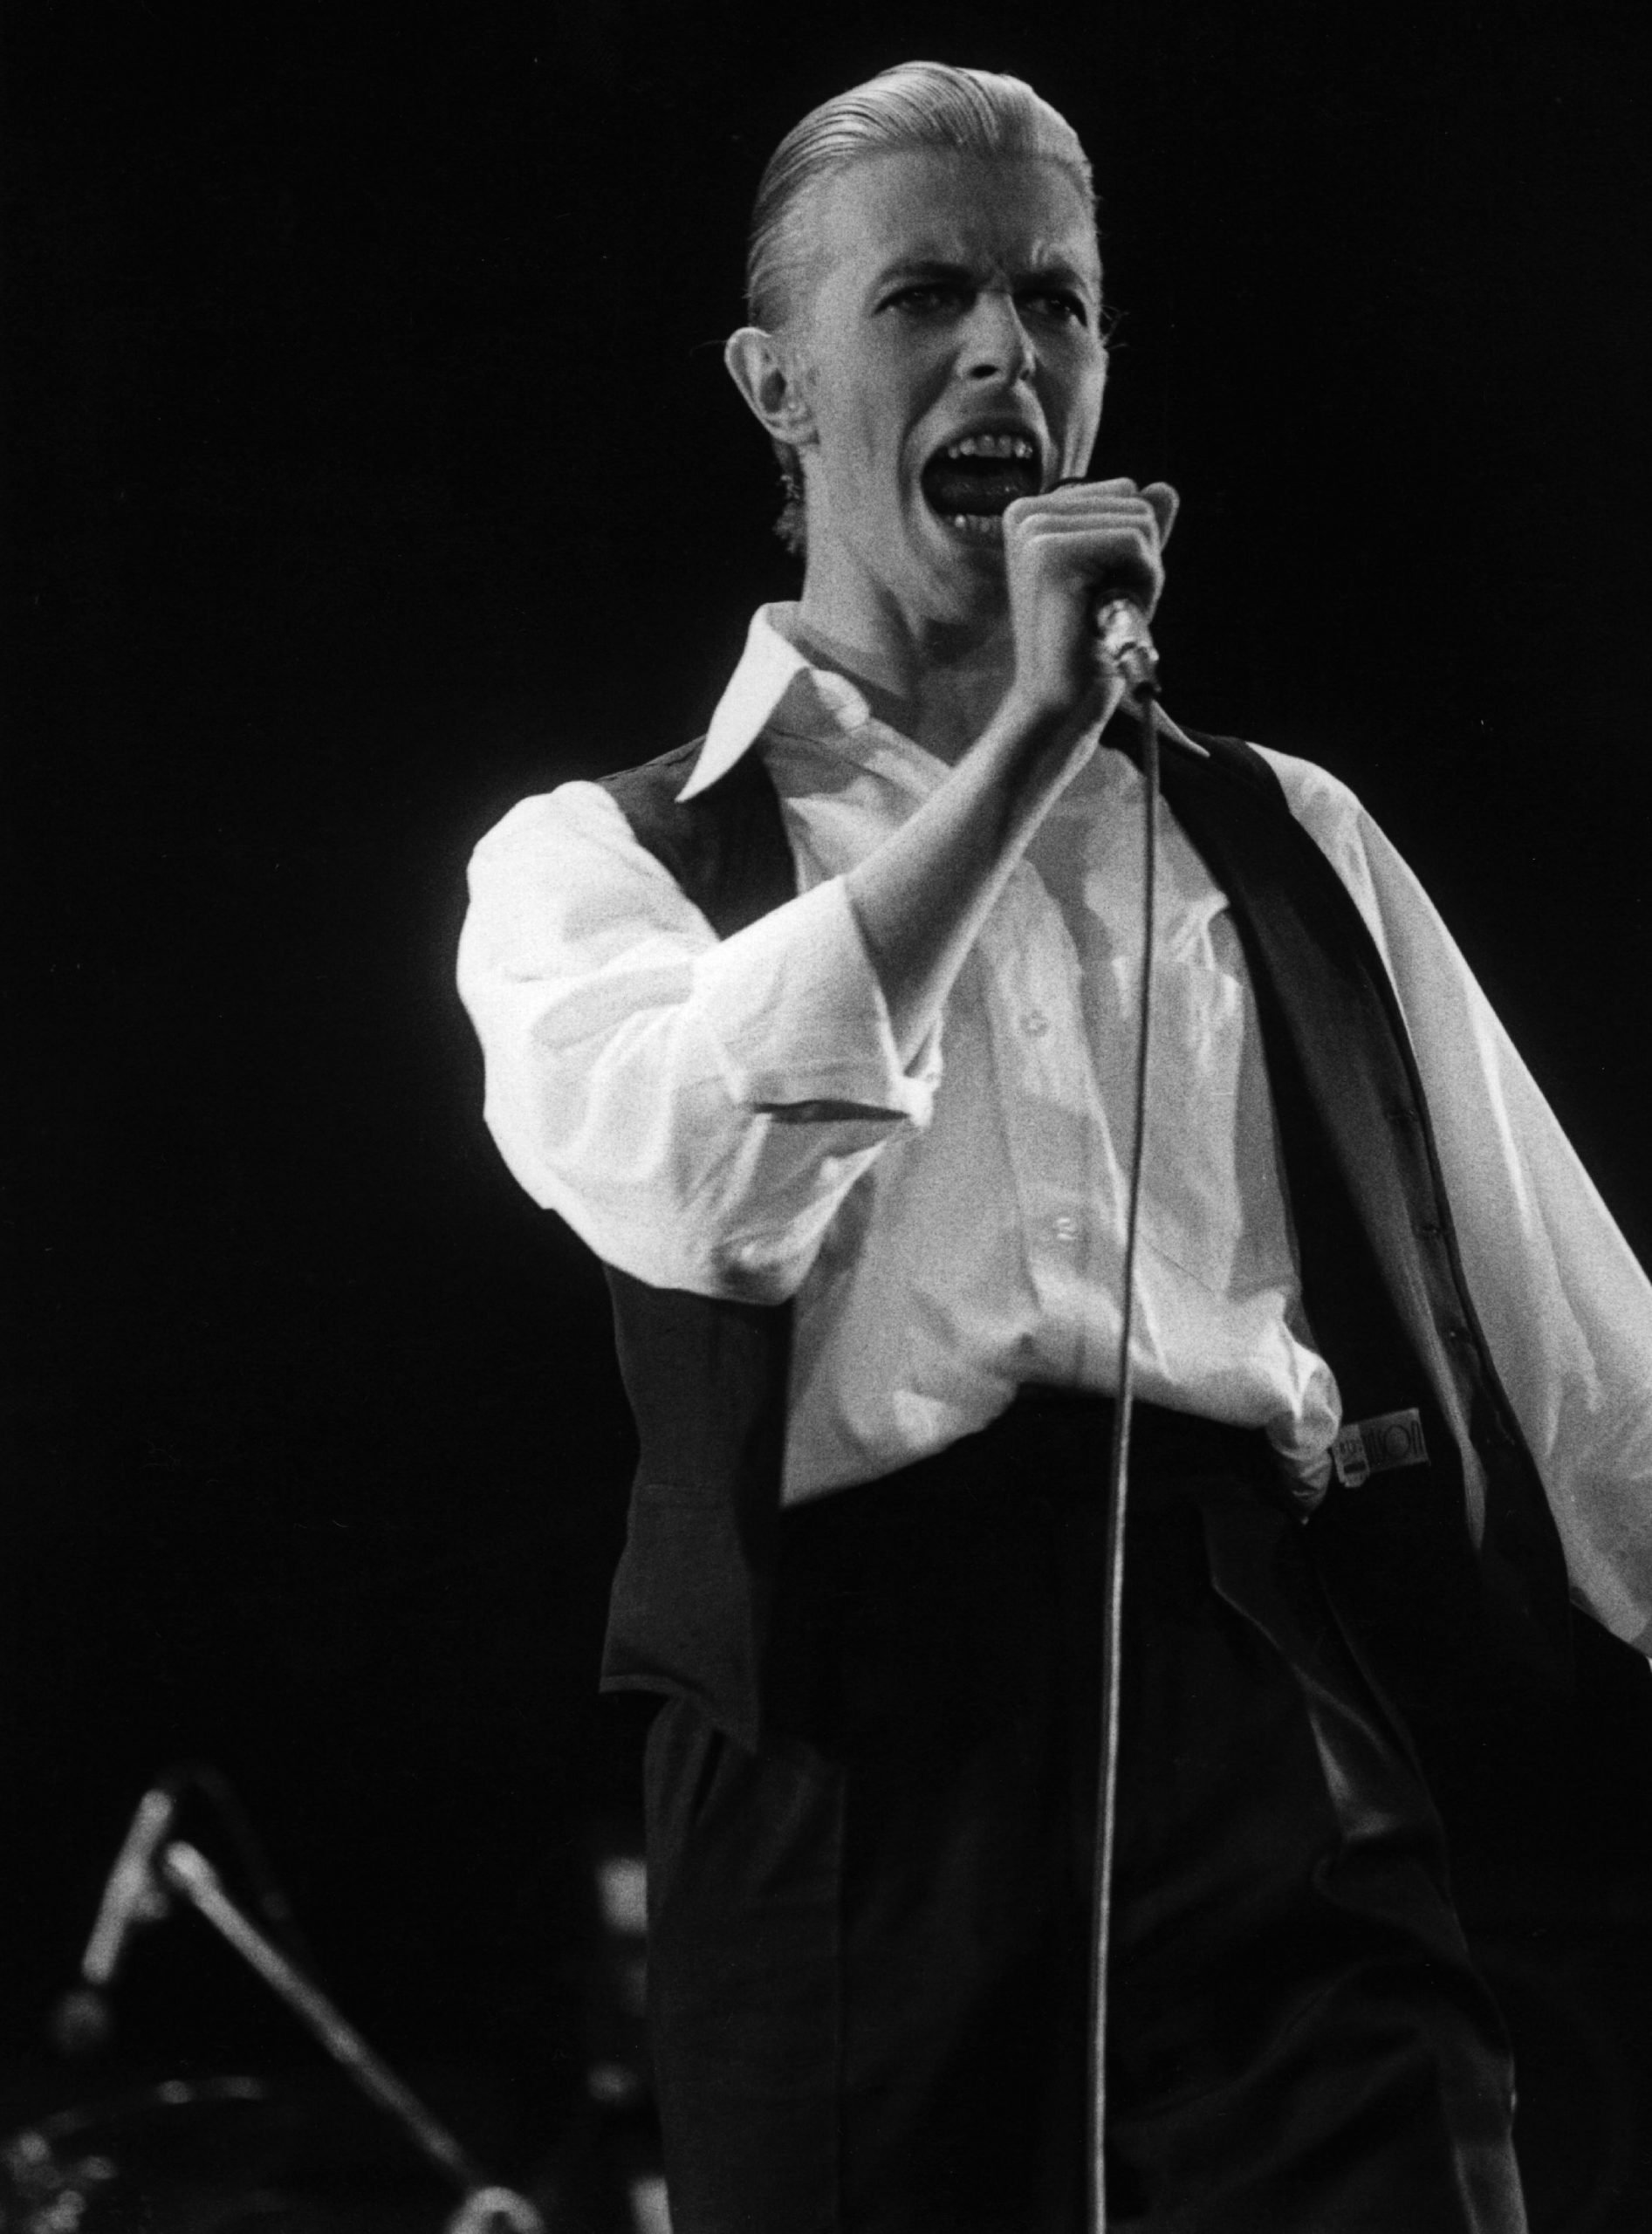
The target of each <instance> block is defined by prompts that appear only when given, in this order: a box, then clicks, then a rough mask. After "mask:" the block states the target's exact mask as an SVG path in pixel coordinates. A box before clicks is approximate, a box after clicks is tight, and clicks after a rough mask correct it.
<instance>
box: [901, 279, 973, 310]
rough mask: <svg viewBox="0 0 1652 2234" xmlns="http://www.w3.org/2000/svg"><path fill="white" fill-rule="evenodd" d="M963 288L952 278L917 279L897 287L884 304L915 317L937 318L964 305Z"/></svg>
mask: <svg viewBox="0 0 1652 2234" xmlns="http://www.w3.org/2000/svg"><path fill="white" fill-rule="evenodd" d="M962 306H963V288H962V287H960V286H959V285H958V284H956V281H954V280H950V279H917V280H914V281H913V283H912V284H911V285H910V286H907V287H897V288H896V290H895V292H894V294H892V295H891V296H890V297H889V298H888V300H887V302H886V303H885V304H884V308H885V309H886V310H895V311H907V312H910V313H911V315H912V316H913V317H915V318H936V317H939V316H940V315H941V314H942V313H943V312H947V311H955V310H958V309H960V308H961V307H962Z"/></svg>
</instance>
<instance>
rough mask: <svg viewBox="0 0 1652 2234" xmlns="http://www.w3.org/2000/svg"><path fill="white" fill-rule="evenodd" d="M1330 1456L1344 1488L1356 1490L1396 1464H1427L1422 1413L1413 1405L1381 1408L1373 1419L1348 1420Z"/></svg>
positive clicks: (1390, 1469) (1391, 1470)
mask: <svg viewBox="0 0 1652 2234" xmlns="http://www.w3.org/2000/svg"><path fill="white" fill-rule="evenodd" d="M1331 1456H1332V1457H1333V1460H1334V1461H1335V1463H1336V1477H1337V1479H1338V1481H1339V1482H1340V1483H1341V1484H1342V1486H1343V1488H1344V1489H1347V1490H1357V1489H1358V1488H1359V1486H1360V1484H1361V1482H1367V1481H1369V1479H1370V1478H1371V1477H1372V1475H1373V1474H1390V1473H1392V1472H1393V1470H1394V1469H1395V1467H1396V1466H1426V1465H1427V1464H1428V1463H1429V1452H1428V1446H1427V1444H1426V1443H1424V1442H1423V1440H1422V1417H1421V1415H1420V1414H1419V1413H1417V1412H1416V1410H1415V1409H1413V1410H1411V1411H1409V1412H1384V1413H1382V1414H1381V1415H1380V1416H1379V1417H1378V1418H1376V1419H1374V1420H1350V1421H1349V1422H1347V1426H1345V1427H1344V1429H1343V1430H1342V1432H1341V1434H1340V1436H1338V1437H1337V1439H1336V1441H1335V1442H1334V1443H1333V1444H1332V1446H1331Z"/></svg>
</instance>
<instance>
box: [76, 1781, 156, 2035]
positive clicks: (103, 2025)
mask: <svg viewBox="0 0 1652 2234" xmlns="http://www.w3.org/2000/svg"><path fill="white" fill-rule="evenodd" d="M179 1790H180V1785H179V1780H178V1779H176V1778H166V1779H165V1780H164V1781H162V1782H161V1783H160V1784H158V1785H155V1786H154V1789H153V1790H152V1791H149V1792H145V1793H144V1795H143V1798H142V1799H141V1800H140V1801H139V1802H138V1810H137V1813H136V1814H135V1815H134V1817H133V1819H132V1824H131V1827H130V1828H129V1829H128V1831H127V1835H126V1839H125V1840H124V1842H123V1843H122V1846H121V1848H120V1853H119V1854H117V1855H116V1856H115V1862H114V1867H113V1869H112V1870H111V1871H110V1872H109V1877H108V1881H107V1883H106V1885H105V1887H104V1888H103V1898H102V1900H101V1901H100V1902H99V1904H98V1915H97V1921H96V1922H94V1923H93V1927H92V1936H91V1938H90V1939H88V1940H87V1942H86V1953H85V1954H84V1955H83V1956H81V1957H80V1984H79V1985H78V1986H74V1987H72V1988H71V1989H70V1991H68V1992H67V1993H66V1994H65V1995H64V1997H63V1998H62V2000H61V2001H60V2002H59V2003H58V2005H57V2007H56V2008H55V2009H54V2010H53V2011H52V2012H51V2021H50V2025H49V2030H50V2032H51V2038H52V2039H53V2041H54V2042H55V2043H56V2045H57V2046H58V2048H59V2049H61V2050H62V2052H64V2053H65V2055H78V2054H81V2053H84V2052H86V2051H88V2050H90V2049H93V2048H99V2047H101V2046H103V2044H104V2042H105V2040H106V2039H107V2038H108V2036H109V2030H110V2018H109V2004H108V1996H107V1990H108V1988H109V1987H110V1986H112V1985H113V1984H114V1980H115V1975H116V1973H117V1972H118V1970H120V1964H121V1962H122V1960H123V1958H124V1956H125V1955H126V1950H127V1942H128V1941H129V1940H130V1939H131V1937H132V1935H133V1933H134V1931H135V1930H136V1929H138V1927H139V1926H140V1925H141V1924H146V1923H152V1922H155V1921H156V1920H158V1919H159V1918H160V1917H161V1916H163V1915H165V1914H166V1913H167V1896H166V1895H165V1894H164V1893H163V1892H162V1891H161V1887H160V1886H159V1885H158V1884H157V1883H156V1881H155V1875H154V1863H155V1856H156V1855H157V1854H159V1852H160V1850H161V1846H162V1845H163V1844H164V1843H165V1840H166V1839H167V1837H168V1833H170V1831H171V1829H172V1823H173V1818H174V1817H175V1815H176V1813H177V1812H178V1798H179Z"/></svg>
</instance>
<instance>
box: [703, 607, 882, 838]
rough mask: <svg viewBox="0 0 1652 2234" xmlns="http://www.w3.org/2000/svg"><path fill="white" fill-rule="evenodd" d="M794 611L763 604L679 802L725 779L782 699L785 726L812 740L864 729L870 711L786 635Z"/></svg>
mask: <svg viewBox="0 0 1652 2234" xmlns="http://www.w3.org/2000/svg"><path fill="white" fill-rule="evenodd" d="M795 611H796V607H795V606H789V605H765V606H759V607H758V609H757V612H756V613H754V614H753V615H752V617H751V627H750V628H749V629H748V630H747V632H746V640H745V649H744V652H743V653H742V654H740V663H739V665H738V666H737V668H735V670H734V673H733V675H730V678H729V687H728V689H726V690H725V691H724V692H723V696H722V697H721V698H719V699H718V701H717V708H716V712H715V713H714V714H713V715H712V716H711V725H710V727H709V729H708V730H707V731H706V733H705V743H704V744H703V745H702V746H701V747H700V750H699V753H698V755H697V757H696V760H695V764H694V773H693V774H692V775H691V776H690V777H689V780H688V782H687V783H686V784H685V785H683V786H682V790H681V791H679V792H678V793H677V797H678V798H680V799H691V798H696V797H697V796H698V794H699V793H700V792H702V791H709V789H710V787H711V785H713V784H715V783H716V781H717V780H718V778H720V777H723V776H726V775H727V774H728V772H729V771H730V768H732V767H733V766H734V764H735V763H736V762H737V761H738V760H740V759H742V758H744V756H745V754H746V753H747V752H748V751H749V750H750V749H751V746H752V745H753V744H755V743H756V741H757V738H758V737H761V736H762V734H763V732H764V730H765V729H767V728H769V727H770V726H771V723H773V721H774V717H775V715H776V714H777V713H778V710H779V709H780V705H781V702H782V701H783V700H785V702H786V707H785V710H786V716H787V722H786V726H787V727H788V728H791V727H794V726H795V727H796V728H798V729H799V730H803V731H804V732H805V734H808V735H813V734H814V733H816V732H817V731H818V730H822V729H826V730H834V729H835V730H858V729H861V728H863V727H864V726H865V724H866V723H867V720H868V718H869V717H870V711H871V709H869V708H868V706H867V702H866V700H865V699H864V698H863V697H862V696H861V695H860V692H859V691H858V690H857V689H855V687H854V685H853V683H852V682H849V680H848V679H847V676H845V675H838V674H835V673H834V672H833V669H832V668H823V667H812V666H811V665H810V663H809V661H807V660H806V659H805V657H804V655H803V654H802V653H801V652H800V651H799V649H798V648H797V646H796V645H795V644H792V643H791V642H789V641H787V639H786V638H785V636H784V635H783V634H782V633H781V628H780V622H781V620H782V617H783V616H784V615H785V614H787V613H792V612H795Z"/></svg>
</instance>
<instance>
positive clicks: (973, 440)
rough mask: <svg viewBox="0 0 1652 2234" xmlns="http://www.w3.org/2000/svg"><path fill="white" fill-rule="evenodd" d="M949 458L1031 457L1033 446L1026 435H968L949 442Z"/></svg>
mask: <svg viewBox="0 0 1652 2234" xmlns="http://www.w3.org/2000/svg"><path fill="white" fill-rule="evenodd" d="M946 455H947V456H949V457H1031V456H1032V443H1031V442H1029V441H1028V439H1027V437H1026V436H1025V435H965V436H964V437H963V441H962V442H949V443H948V444H947V448H946Z"/></svg>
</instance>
